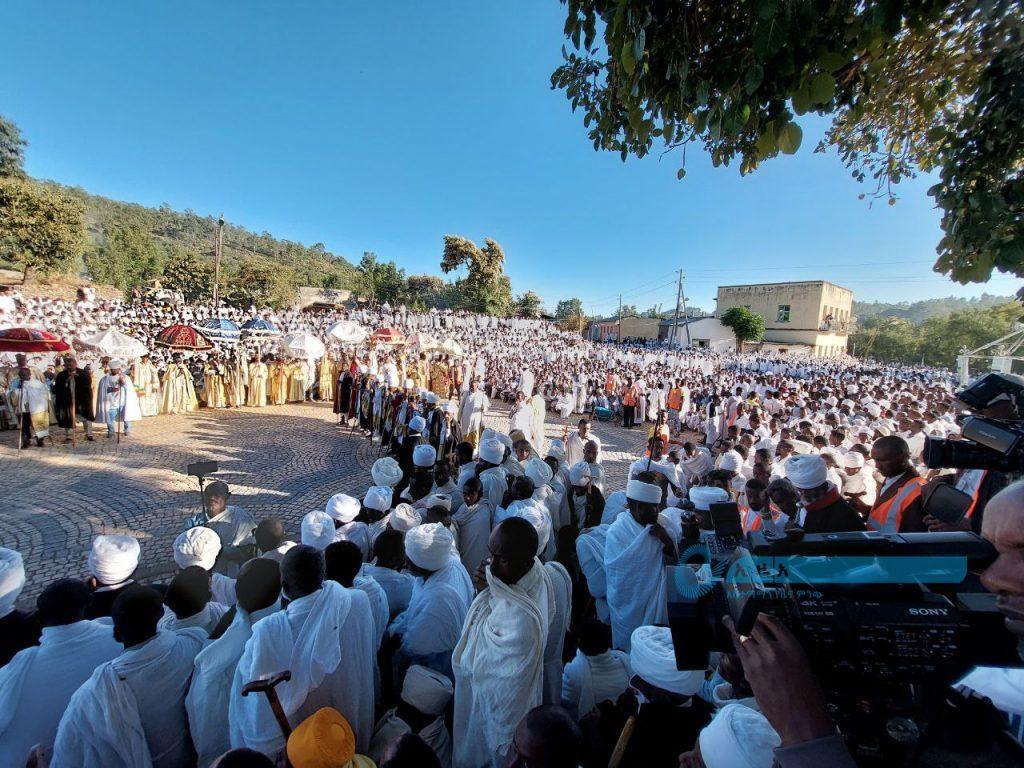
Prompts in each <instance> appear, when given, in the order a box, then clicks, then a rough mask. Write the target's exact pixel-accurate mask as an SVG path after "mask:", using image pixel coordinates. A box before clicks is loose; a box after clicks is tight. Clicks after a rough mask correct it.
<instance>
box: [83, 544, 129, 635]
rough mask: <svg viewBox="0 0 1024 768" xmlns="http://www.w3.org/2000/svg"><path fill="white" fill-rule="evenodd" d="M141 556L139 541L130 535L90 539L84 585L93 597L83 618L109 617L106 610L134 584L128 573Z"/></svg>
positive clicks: (108, 611)
mask: <svg viewBox="0 0 1024 768" xmlns="http://www.w3.org/2000/svg"><path fill="white" fill-rule="evenodd" d="M141 554H142V551H141V549H140V547H139V542H138V540H137V539H135V538H133V537H132V536H121V535H117V534H109V535H103V534H101V535H99V536H97V537H96V538H94V539H93V540H92V549H91V550H90V552H89V573H90V574H91V576H90V578H89V579H88V580H87V581H86V583H87V584H88V585H89V586H90V587H92V590H93V594H92V602H91V603H90V604H89V607H88V608H87V609H86V611H85V617H86V618H87V619H98V618H101V617H103V616H109V615H110V608H111V606H112V605H113V604H114V600H115V599H117V597H118V595H120V594H121V592H122V591H124V590H125V589H126V588H128V587H130V586H132V585H133V584H135V582H134V581H133V580H132V574H133V573H135V569H136V568H138V567H139V557H140V555H141Z"/></svg>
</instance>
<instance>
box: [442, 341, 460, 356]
mask: <svg viewBox="0 0 1024 768" xmlns="http://www.w3.org/2000/svg"><path fill="white" fill-rule="evenodd" d="M441 351H442V352H447V353H448V354H449V355H455V356H456V357H461V356H462V355H464V354H466V353H465V352H464V351H463V349H462V347H460V346H459V342H457V341H456V340H455V339H453V338H450V337H449V338H447V339H445V340H444V343H443V344H442V345H441Z"/></svg>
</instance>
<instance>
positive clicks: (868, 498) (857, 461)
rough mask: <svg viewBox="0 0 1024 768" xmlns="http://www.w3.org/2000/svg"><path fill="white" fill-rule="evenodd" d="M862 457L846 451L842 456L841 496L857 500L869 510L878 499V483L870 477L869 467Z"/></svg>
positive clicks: (856, 453)
mask: <svg viewBox="0 0 1024 768" xmlns="http://www.w3.org/2000/svg"><path fill="white" fill-rule="evenodd" d="M866 464H867V462H866V460H865V458H864V455H863V454H862V453H860V452H858V451H848V452H847V454H846V455H845V456H843V483H842V489H843V495H844V496H846V497H847V498H853V499H857V500H858V501H860V502H862V503H863V504H864V505H865V506H867V507H868V508H870V507H871V506H872V505H873V504H874V503H875V499H876V498H878V483H876V482H875V478H874V477H873V475H872V472H871V467H868V466H865V465H866Z"/></svg>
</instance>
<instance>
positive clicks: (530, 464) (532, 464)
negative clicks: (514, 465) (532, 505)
mask: <svg viewBox="0 0 1024 768" xmlns="http://www.w3.org/2000/svg"><path fill="white" fill-rule="evenodd" d="M523 468H524V469H525V470H526V476H527V477H528V478H530V479H531V480H532V481H533V486H534V487H535V488H540V487H541V486H542V485H547V484H548V483H549V482H551V478H552V477H554V473H552V471H551V467H550V466H548V463H547V462H546V461H544V460H543V459H538V458H537V457H536V456H534V457H533V458H532V459H529V460H528V461H527V462H526V463H525V464H524V465H523Z"/></svg>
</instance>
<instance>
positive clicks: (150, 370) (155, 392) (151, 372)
mask: <svg viewBox="0 0 1024 768" xmlns="http://www.w3.org/2000/svg"><path fill="white" fill-rule="evenodd" d="M131 376H132V381H133V382H135V386H136V389H137V392H138V396H139V410H140V411H141V412H142V415H143V416H156V415H157V414H158V413H160V374H159V372H158V371H157V369H156V366H155V365H153V363H152V361H151V360H150V359H149V355H143V356H142V357H140V358H139V359H138V360H137V361H136V362H135V365H133V366H132V373H131Z"/></svg>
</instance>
